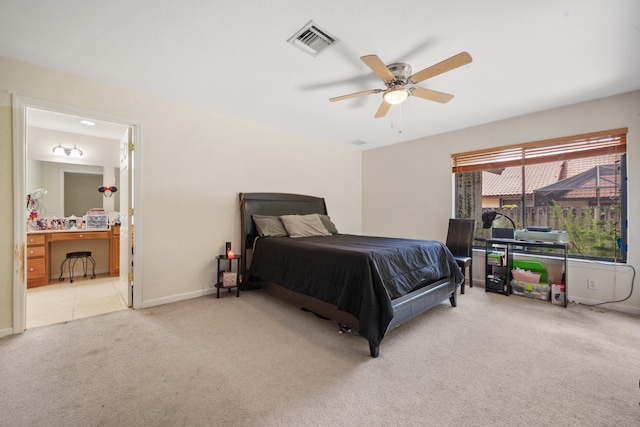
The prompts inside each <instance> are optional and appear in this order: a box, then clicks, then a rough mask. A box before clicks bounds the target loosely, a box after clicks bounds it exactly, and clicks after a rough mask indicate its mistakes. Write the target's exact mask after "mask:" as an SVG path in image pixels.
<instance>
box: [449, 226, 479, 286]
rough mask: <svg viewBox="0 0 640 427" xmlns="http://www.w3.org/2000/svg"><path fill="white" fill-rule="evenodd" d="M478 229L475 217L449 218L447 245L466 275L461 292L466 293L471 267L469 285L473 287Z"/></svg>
mask: <svg viewBox="0 0 640 427" xmlns="http://www.w3.org/2000/svg"><path fill="white" fill-rule="evenodd" d="M475 229H476V220H475V219H461V218H455V219H454V218H451V219H449V231H448V232H447V247H448V248H449V250H450V251H451V253H452V254H453V257H454V258H455V259H456V262H457V263H458V266H459V267H460V269H461V270H462V274H464V275H465V280H464V281H463V282H462V286H460V293H461V294H464V284H465V281H466V275H467V268H468V269H469V286H470V287H473V252H472V251H473V236H474V233H475Z"/></svg>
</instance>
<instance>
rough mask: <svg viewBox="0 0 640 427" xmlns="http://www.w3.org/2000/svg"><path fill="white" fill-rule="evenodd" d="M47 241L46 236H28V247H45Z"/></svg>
mask: <svg viewBox="0 0 640 427" xmlns="http://www.w3.org/2000/svg"><path fill="white" fill-rule="evenodd" d="M45 241H46V236H45V235H44V234H33V235H27V246H44V243H45Z"/></svg>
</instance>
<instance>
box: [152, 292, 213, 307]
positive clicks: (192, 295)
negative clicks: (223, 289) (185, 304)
mask: <svg viewBox="0 0 640 427" xmlns="http://www.w3.org/2000/svg"><path fill="white" fill-rule="evenodd" d="M215 292H216V288H209V289H202V290H199V291H194V292H187V293H184V294H178V295H171V296H168V297H164V298H156V299H152V300H148V301H142V304H140V308H149V307H155V306H157V305H163V304H170V303H172V302H178V301H184V300H187V299H192V298H198V297H202V296H205V295H211V294H213V293H215Z"/></svg>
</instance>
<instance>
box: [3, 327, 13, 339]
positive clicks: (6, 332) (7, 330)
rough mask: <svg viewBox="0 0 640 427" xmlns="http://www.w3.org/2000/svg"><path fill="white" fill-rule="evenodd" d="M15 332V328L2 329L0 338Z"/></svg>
mask: <svg viewBox="0 0 640 427" xmlns="http://www.w3.org/2000/svg"><path fill="white" fill-rule="evenodd" d="M12 334H13V328H7V329H0V338H2V337H6V336H9V335H12Z"/></svg>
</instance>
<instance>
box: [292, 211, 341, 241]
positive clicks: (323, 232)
mask: <svg viewBox="0 0 640 427" xmlns="http://www.w3.org/2000/svg"><path fill="white" fill-rule="evenodd" d="M280 219H281V220H282V224H284V228H285V229H286V230H287V233H288V234H289V237H293V238H296V237H313V236H329V235H330V234H329V232H328V231H327V228H326V227H325V226H324V224H323V223H322V220H321V219H320V216H319V215H318V214H310V215H282V216H281V217H280Z"/></svg>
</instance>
